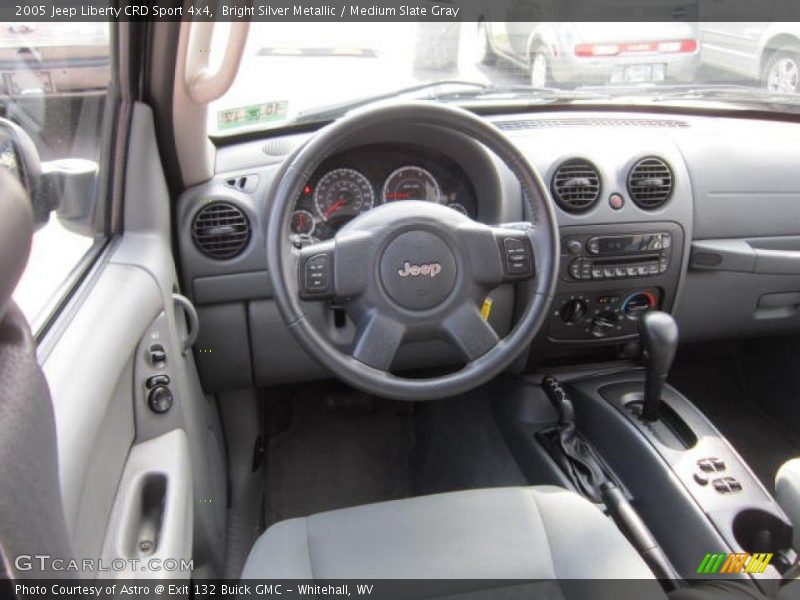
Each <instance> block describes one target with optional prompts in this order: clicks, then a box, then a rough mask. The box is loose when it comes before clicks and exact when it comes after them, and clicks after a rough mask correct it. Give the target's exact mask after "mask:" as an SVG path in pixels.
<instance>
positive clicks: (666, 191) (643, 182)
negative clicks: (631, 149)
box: [628, 156, 673, 210]
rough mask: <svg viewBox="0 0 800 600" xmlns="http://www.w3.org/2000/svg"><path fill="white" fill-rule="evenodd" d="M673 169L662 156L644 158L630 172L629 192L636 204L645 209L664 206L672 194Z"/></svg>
mask: <svg viewBox="0 0 800 600" xmlns="http://www.w3.org/2000/svg"><path fill="white" fill-rule="evenodd" d="M672 182H673V179H672V170H671V169H670V168H669V165H668V164H667V163H665V162H664V161H663V160H661V159H660V158H656V157H654V156H651V157H648V158H643V159H642V160H640V161H639V162H637V163H636V164H635V165H633V168H632V169H631V172H630V173H629V174H628V193H629V194H630V196H631V200H633V202H634V204H636V206H638V207H639V208H643V209H645V210H654V209H656V208H660V207H661V206H663V205H664V204H665V203H666V201H667V200H669V197H670V196H671V195H672Z"/></svg>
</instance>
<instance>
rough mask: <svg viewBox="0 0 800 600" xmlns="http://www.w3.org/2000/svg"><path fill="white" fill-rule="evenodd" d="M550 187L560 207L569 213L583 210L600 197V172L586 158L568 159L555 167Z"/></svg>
mask: <svg viewBox="0 0 800 600" xmlns="http://www.w3.org/2000/svg"><path fill="white" fill-rule="evenodd" d="M550 187H551V189H552V192H553V197H554V198H555V201H556V203H557V204H558V205H559V206H560V207H561V208H563V209H564V210H565V211H567V212H571V213H579V212H583V211H586V210H589V209H590V208H592V207H593V206H594V205H595V203H596V202H597V200H598V199H599V198H600V174H599V173H598V172H597V168H596V167H595V166H594V165H593V164H592V163H590V162H589V161H588V160H583V159H580V158H576V159H572V160H568V161H566V162H564V163H561V165H560V166H559V167H558V169H556V172H555V173H554V174H553V181H552V182H551V186H550Z"/></svg>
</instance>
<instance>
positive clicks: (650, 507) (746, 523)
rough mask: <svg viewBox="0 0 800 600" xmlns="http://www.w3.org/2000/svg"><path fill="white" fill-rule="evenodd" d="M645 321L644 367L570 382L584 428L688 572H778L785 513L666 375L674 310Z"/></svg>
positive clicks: (764, 576)
mask: <svg viewBox="0 0 800 600" xmlns="http://www.w3.org/2000/svg"><path fill="white" fill-rule="evenodd" d="M639 329H640V338H641V341H642V344H643V348H644V359H645V371H644V373H641V372H640V371H634V372H630V371H628V372H624V373H619V374H614V375H606V376H601V377H591V378H587V379H584V380H580V381H576V382H574V383H573V384H572V385H571V386H570V389H571V391H572V393H573V394H574V396H575V414H576V415H577V418H576V421H577V425H578V428H579V429H580V430H581V431H582V432H583V433H584V434H585V435H586V436H587V438H588V439H590V440H591V442H592V444H594V446H595V447H596V448H597V450H598V451H599V453H600V454H601V455H602V456H603V457H604V459H605V460H607V461H608V462H609V464H610V465H611V466H612V468H613V469H614V471H615V472H616V473H617V475H618V476H619V477H620V479H621V480H622V481H623V482H624V483H625V485H626V486H627V487H628V488H629V489H630V490H631V493H632V494H633V496H634V497H635V498H636V500H637V505H638V507H639V510H640V511H642V513H643V515H642V516H644V518H645V520H646V521H647V522H648V524H649V525H650V527H651V528H652V529H653V530H654V531H655V532H656V537H657V538H658V539H659V540H660V541H661V543H662V545H663V546H664V548H665V549H666V550H667V553H668V554H669V555H670V556H671V557H672V559H673V561H676V563H677V564H676V566H677V568H678V571H680V572H681V573H682V574H683V576H684V577H687V576H689V574H691V573H692V571H694V576H699V577H708V576H714V575H718V574H722V575H723V576H726V577H731V576H735V577H740V578H751V577H752V578H755V579H758V580H769V579H777V578H779V577H780V572H779V570H778V569H776V566H782V567H786V566H787V565H785V564H784V565H781V564H780V563H781V560H782V557H781V558H779V556H778V555H779V553H782V552H784V551H788V550H789V549H790V548H791V546H792V527H791V525H790V523H789V520H788V518H787V517H786V515H785V514H784V513H783V511H782V510H781V509H780V507H779V506H778V504H777V503H776V502H775V500H774V499H773V498H772V496H771V495H770V493H769V492H768V491H767V490H766V489H765V488H764V486H763V485H762V484H761V482H759V480H758V479H757V478H756V477H755V475H753V473H752V471H751V470H750V469H749V468H748V466H747V464H746V463H745V462H744V461H743V460H742V459H741V457H740V456H739V455H738V454H737V453H736V451H735V450H734V449H733V448H732V447H731V446H730V444H729V443H728V442H727V440H726V439H725V438H724V437H723V436H722V435H721V434H720V433H719V431H717V429H716V428H715V427H714V426H713V425H712V424H711V422H709V421H708V419H706V418H705V416H704V415H703V414H702V413H701V412H700V411H699V410H698V409H697V408H696V407H695V406H694V405H693V404H692V403H691V402H690V401H689V400H688V399H687V398H685V397H684V396H683V395H681V394H680V393H679V392H678V391H677V390H675V389H674V388H672V387H670V386H668V385H665V384H664V382H665V380H666V378H667V374H668V373H669V369H670V366H671V364H672V359H673V357H674V356H675V351H676V349H677V346H678V330H677V327H676V325H675V321H674V320H673V318H672V317H671V316H670V315H669V314H667V313H663V312H658V311H649V312H646V313H644V314H643V315H641V317H640V318H639ZM642 375H644V376H642ZM545 379H547V378H545ZM731 554H734V555H736V554H738V555H739V556H740V558H734V559H729V555H731ZM752 555H757V556H758V558H757V559H753V560H752V561H751V560H750V559H751V556H752ZM762 567H763V568H762Z"/></svg>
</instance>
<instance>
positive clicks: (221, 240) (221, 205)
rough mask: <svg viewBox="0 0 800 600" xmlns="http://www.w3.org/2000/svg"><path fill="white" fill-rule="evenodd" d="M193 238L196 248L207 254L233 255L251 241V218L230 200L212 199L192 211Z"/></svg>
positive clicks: (211, 256)
mask: <svg viewBox="0 0 800 600" xmlns="http://www.w3.org/2000/svg"><path fill="white" fill-rule="evenodd" d="M192 239H193V240H194V245H195V246H197V249H198V250H200V252H202V253H203V254H205V255H206V256H208V257H210V258H216V259H220V260H222V259H226V258H233V257H234V256H238V255H239V254H241V252H242V250H244V248H245V246H247V243H248V242H249V241H250V220H249V219H248V218H247V215H245V214H244V212H243V211H242V210H241V209H240V208H238V207H237V206H234V205H233V204H230V203H229V202H211V203H209V204H206V205H205V206H204V207H203V208H201V209H200V210H199V211H198V212H197V214H196V215H195V217H194V221H193V222H192Z"/></svg>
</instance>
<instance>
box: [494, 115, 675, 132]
mask: <svg viewBox="0 0 800 600" xmlns="http://www.w3.org/2000/svg"><path fill="white" fill-rule="evenodd" d="M495 125H497V127H498V129H502V130H503V131H523V130H525V129H552V128H555V127H624V128H631V127H646V128H658V129H672V128H675V127H689V123H687V122H686V121H680V120H677V119H636V118H628V119H615V118H610V117H595V118H590V117H574V118H563V119H516V120H513V121H498V122H496V123H495Z"/></svg>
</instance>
